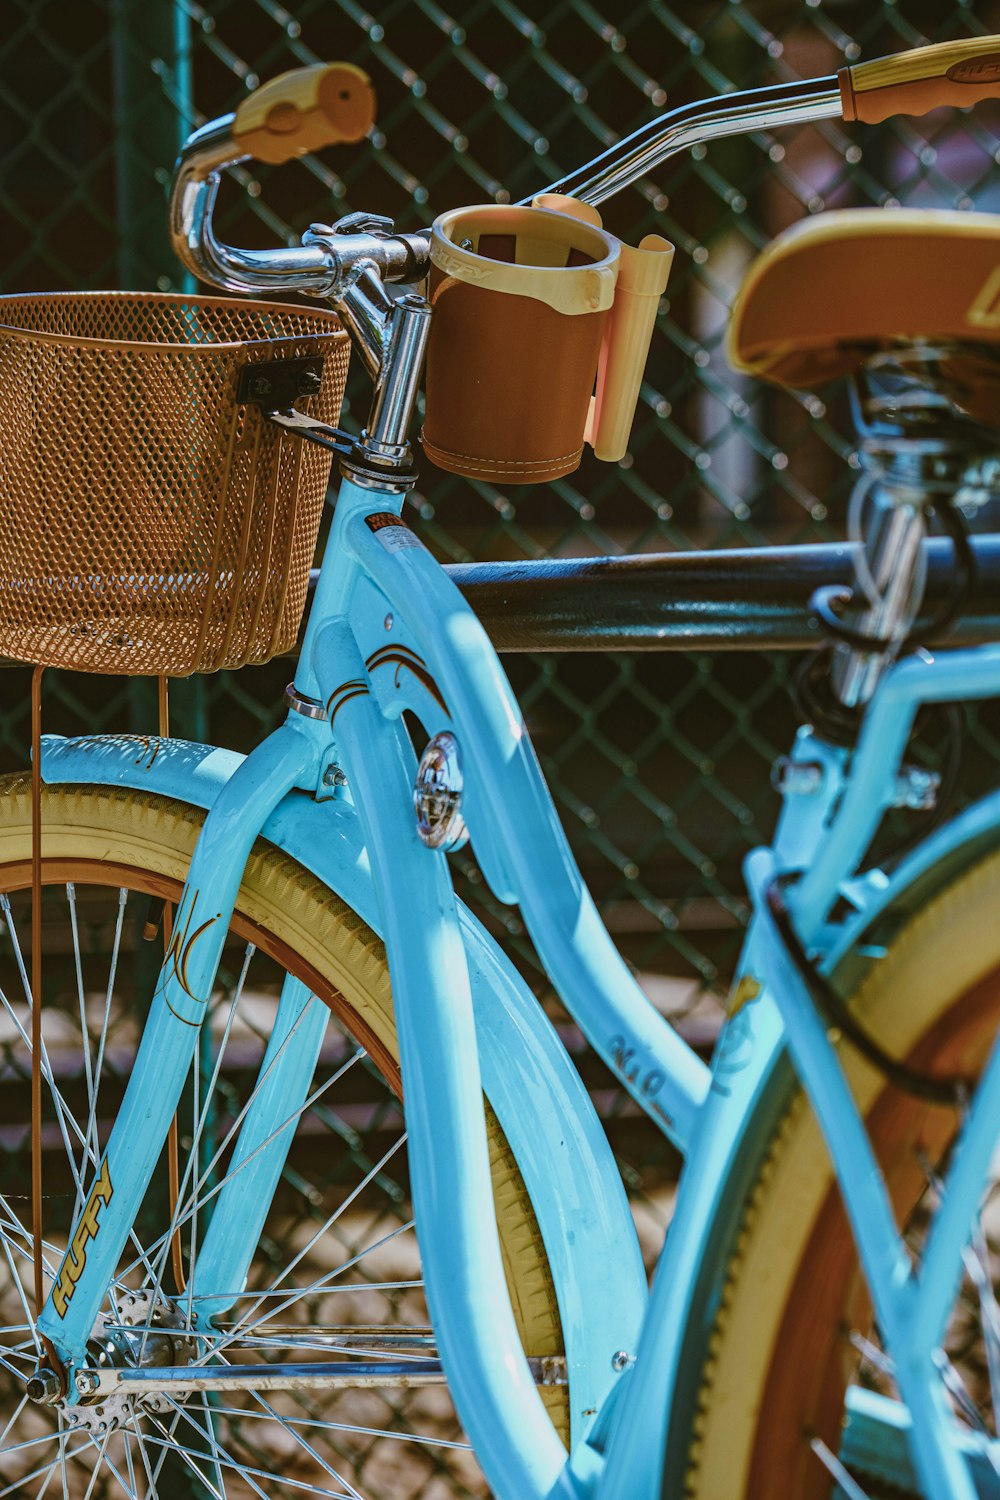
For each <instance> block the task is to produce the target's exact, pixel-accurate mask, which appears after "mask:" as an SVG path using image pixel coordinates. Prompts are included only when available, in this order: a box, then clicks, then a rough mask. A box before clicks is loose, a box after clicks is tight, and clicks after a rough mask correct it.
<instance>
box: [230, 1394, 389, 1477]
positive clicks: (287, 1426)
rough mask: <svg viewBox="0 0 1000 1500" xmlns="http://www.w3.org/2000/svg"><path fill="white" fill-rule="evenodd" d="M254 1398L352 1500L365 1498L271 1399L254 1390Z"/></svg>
mask: <svg viewBox="0 0 1000 1500" xmlns="http://www.w3.org/2000/svg"><path fill="white" fill-rule="evenodd" d="M254 1400H255V1401H257V1402H258V1403H259V1404H260V1406H261V1407H262V1408H263V1410H264V1411H265V1412H266V1413H267V1415H268V1416H269V1417H270V1418H271V1419H272V1421H275V1422H277V1423H279V1425H280V1426H281V1427H283V1428H284V1430H285V1431H286V1432H287V1433H288V1435H289V1437H291V1438H293V1439H294V1440H295V1441H296V1442H297V1443H298V1445H299V1447H300V1448H304V1449H305V1451H306V1453H308V1454H309V1456H310V1458H313V1459H315V1460H316V1462H317V1463H318V1464H319V1466H320V1468H321V1469H322V1470H323V1472H324V1473H326V1474H329V1476H330V1478H331V1479H335V1480H336V1481H337V1483H338V1484H342V1485H344V1487H345V1490H346V1492H347V1494H349V1495H350V1496H351V1500H364V1496H363V1495H360V1494H359V1493H358V1491H357V1490H356V1489H355V1488H354V1486H353V1484H351V1483H350V1481H349V1480H347V1479H345V1478H344V1476H343V1474H340V1473H338V1472H337V1470H336V1469H335V1468H334V1467H333V1466H332V1464H328V1463H327V1462H326V1460H325V1459H323V1458H321V1457H320V1455H319V1454H318V1453H317V1451H316V1449H315V1448H314V1447H313V1445H312V1443H310V1442H307V1441H306V1439H305V1438H304V1437H303V1436H302V1435H301V1433H298V1432H295V1431H294V1430H293V1428H292V1424H291V1423H290V1422H286V1421H285V1418H284V1417H283V1416H281V1415H280V1414H279V1413H278V1412H277V1411H275V1409H274V1407H273V1406H272V1405H271V1403H270V1401H266V1400H265V1399H264V1397H263V1396H262V1395H261V1394H260V1392H259V1391H255V1392H254Z"/></svg>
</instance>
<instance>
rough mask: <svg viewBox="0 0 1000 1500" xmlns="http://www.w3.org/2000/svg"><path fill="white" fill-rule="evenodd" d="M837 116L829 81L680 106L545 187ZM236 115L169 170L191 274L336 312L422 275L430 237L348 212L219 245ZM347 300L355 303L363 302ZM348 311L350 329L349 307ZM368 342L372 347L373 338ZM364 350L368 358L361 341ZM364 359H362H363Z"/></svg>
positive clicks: (620, 184)
mask: <svg viewBox="0 0 1000 1500" xmlns="http://www.w3.org/2000/svg"><path fill="white" fill-rule="evenodd" d="M840 114H841V95H840V90H839V87H838V83H837V79H836V78H835V77H831V78H819V79H813V80H809V81H807V82H805V83H787V84H779V85H777V86H775V87H774V88H768V89H753V90H747V91H744V92H741V93H734V94H730V95H727V96H726V97H725V98H724V99H711V100H702V101H701V102H700V103H697V104H687V105H682V106H681V107H680V108H679V109H675V110H670V111H668V112H667V113H666V114H664V115H661V116H660V117H659V119H657V120H654V121H652V122H651V123H650V124H649V125H644V126H642V127H641V129H639V130H637V131H635V132H634V134H632V135H630V136H628V137H627V138H626V139H625V140H624V141H619V142H618V143H617V144H616V145H614V146H611V147H610V148H609V149H608V150H607V151H605V152H603V153H602V154H601V155H600V156H597V157H595V158H594V159H593V160H592V161H590V162H588V163H587V164H586V165H585V166H583V167H580V168H578V169H577V171H575V172H572V173H570V174H569V175H568V176H566V177H563V178H561V179H560V180H559V181H558V182H554V183H552V184H551V185H550V186H549V187H548V188H546V189H544V191H546V192H550V193H568V194H571V195H572V196H573V197H576V198H580V199H582V200H583V201H584V202H586V203H591V204H595V205H596V204H598V203H602V202H603V201H604V200H605V199H606V198H610V197H611V196H612V194H614V193H617V192H620V191H621V190H622V188H625V187H628V186H630V185H631V184H632V183H634V182H635V181H636V180H637V179H638V178H639V177H642V176H644V175H645V174H647V173H649V172H651V171H652V170H653V169H654V168H656V167H657V166H659V165H660V164H661V163H662V162H664V161H666V160H667V159H668V158H669V157H671V156H674V155H676V154H677V153H678V152H680V151H684V150H687V149H689V148H690V147H691V146H696V145H699V144H702V143H705V142H708V141H712V140H716V139H718V138H720V137H722V136H728V135H742V134H747V133H749V132H750V131H754V130H769V129H775V128H777V127H778V126H781V125H794V124H805V123H808V122H809V121H814V120H825V119H831V118H833V117H834V116H837V117H839V116H840ZM234 118H235V117H234V116H233V115H223V116H222V117H221V118H220V119H218V120H213V121H211V122H210V123H209V124H207V125H203V126H202V127H201V129H200V130H197V131H195V133H194V134H193V135H192V136H190V137H189V139H188V141H187V142H186V144H185V146H184V149H183V150H182V152H181V154H180V157H179V158H178V161H177V165H176V167H175V168H174V176H173V183H172V187H171V195H170V232H171V238H172V241H173V246H174V250H175V251H176V253H177V255H178V256H179V257H180V259H181V261H182V262H183V263H184V265H185V266H186V267H187V268H188V270H189V271H192V272H193V273H194V275H195V276H197V277H199V279H201V280H202V281H208V282H211V283H212V284H213V285H215V286H219V287H222V288H223V289H224V290H225V291H230V292H249V293H262V292H267V293H272V294H273V293H275V292H278V293H280V292H282V291H284V292H305V293H306V294H308V295H309V296H316V297H326V298H329V299H330V300H332V301H334V302H335V303H337V305H338V306H340V307H342V308H343V304H344V299H345V297H348V294H349V293H350V292H351V291H352V289H353V288H355V287H357V286H358V285H359V284H361V283H366V285H365V296H366V298H367V300H368V301H369V302H371V303H372V304H373V305H374V306H375V307H379V306H380V305H381V299H380V297H379V294H378V291H376V289H375V285H374V283H375V281H377V282H378V283H379V286H381V284H382V283H384V282H387V281H401V282H413V281H419V280H421V279H422V277H423V276H424V275H425V274H426V271H427V266H428V260H429V248H430V241H429V236H428V233H427V232H426V231H423V232H420V233H417V234H397V233H396V232H395V231H394V230H393V229H392V226H391V224H390V223H389V221H387V220H379V219H370V218H368V217H366V216H364V215H351V216H349V218H348V219H346V220H344V221H342V222H341V223H340V224H339V225H337V226H335V227H331V226H327V225H313V226H312V228H311V229H310V230H309V231H308V232H307V233H306V234H304V235H303V237H302V244H301V245H300V246H286V247H282V248H280V249H274V250H244V249H239V248H237V247H236V246H233V245H226V244H223V243H222V242H221V241H219V240H218V239H217V238H216V236H215V233H214V230H213V227H212V216H213V213H214V209H215V203H216V198H217V195H218V189H219V173H220V172H221V171H222V170H223V169H224V168H226V167H231V166H235V165H237V164H238V163H239V162H241V161H247V160H248V159H249V158H248V156H247V155H246V153H245V152H243V151H241V150H240V148H239V147H238V146H237V144H236V142H235V140H234V137H233V122H234ZM373 278H374V280H373ZM384 295H385V294H384V293H383V294H382V296H383V297H384ZM349 300H350V301H353V302H355V303H359V302H360V300H361V299H359V298H350V299H349ZM346 310H347V312H348V322H349V324H350V322H351V315H350V313H351V310H350V308H348V309H346ZM383 310H384V309H383ZM364 311H365V310H364V308H363V307H362V308H360V310H359V316H358V318H357V320H356V321H357V322H358V323H359V325H360V326H362V327H364V326H365V325H367V324H369V323H370V321H371V320H370V317H366V316H365V315H364ZM367 342H368V344H369V345H370V342H371V341H370V338H369V339H368V340H367ZM369 352H370V353H371V352H373V351H371V350H369ZM362 353H363V355H365V349H364V345H363V346H362ZM365 358H366V362H368V356H367V355H365Z"/></svg>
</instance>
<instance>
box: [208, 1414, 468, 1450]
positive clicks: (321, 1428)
mask: <svg viewBox="0 0 1000 1500" xmlns="http://www.w3.org/2000/svg"><path fill="white" fill-rule="evenodd" d="M212 1411H213V1413H214V1415H215V1416H218V1417H236V1418H238V1419H239V1420H240V1421H244V1420H246V1421H250V1420H256V1421H260V1422H265V1421H270V1416H269V1414H268V1413H267V1412H265V1411H250V1410H249V1409H248V1408H246V1407H237V1406H213V1408H212ZM282 1420H283V1421H285V1422H286V1423H287V1424H288V1425H289V1426H290V1427H308V1428H309V1430H310V1431H313V1430H315V1431H317V1432H353V1433H357V1434H358V1435H359V1436H361V1437H378V1438H390V1439H391V1440H392V1441H393V1442H397V1443H418V1444H420V1445H421V1446H423V1447H425V1448H454V1449H456V1450H457V1451H458V1452H460V1453H471V1452H472V1444H471V1443H460V1442H458V1441H457V1439H454V1438H442V1437H429V1436H427V1435H425V1434H424V1433H417V1432H393V1431H392V1430H391V1429H390V1428H388V1427H362V1426H360V1425H359V1424H358V1423H356V1422H329V1421H326V1420H323V1419H321V1418H319V1417H313V1416H305V1417H287V1416H286V1417H284V1418H283V1419H282Z"/></svg>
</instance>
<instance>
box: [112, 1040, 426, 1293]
mask: <svg viewBox="0 0 1000 1500" xmlns="http://www.w3.org/2000/svg"><path fill="white" fill-rule="evenodd" d="M365 1055H366V1054H365V1051H364V1049H363V1048H359V1049H358V1050H357V1051H356V1052H354V1053H352V1054H351V1056H350V1058H348V1060H347V1061H346V1062H345V1063H343V1064H342V1065H341V1067H340V1068H338V1070H337V1072H336V1073H333V1074H332V1075H331V1076H330V1077H329V1078H328V1079H327V1080H326V1082H325V1083H324V1084H322V1085H321V1086H320V1087H319V1088H318V1089H317V1090H316V1091H315V1093H313V1094H312V1095H311V1096H310V1097H309V1098H308V1099H307V1100H306V1101H305V1103H304V1104H302V1105H301V1106H300V1107H299V1108H298V1109H296V1110H293V1111H292V1113H291V1114H290V1115H288V1116H287V1117H286V1118H285V1119H284V1120H282V1121H281V1123H280V1124H279V1125H277V1126H276V1127H275V1128H274V1130H272V1131H271V1134H270V1135H269V1136H267V1138H266V1139H265V1140H263V1141H261V1143H260V1145H259V1146H255V1147H254V1149H253V1151H251V1152H250V1153H249V1154H248V1155H247V1156H245V1157H244V1158H243V1160H242V1161H241V1162H240V1164H239V1166H238V1167H234V1168H233V1169H232V1170H231V1171H228V1172H227V1173H226V1175H225V1176H224V1177H223V1178H221V1179H220V1181H219V1182H217V1183H216V1184H215V1186H214V1187H213V1188H211V1190H210V1191H209V1192H207V1193H206V1194H205V1195H204V1197H203V1198H200V1199H199V1198H198V1197H197V1194H198V1192H199V1190H200V1189H201V1188H202V1187H203V1186H204V1185H205V1183H206V1182H207V1181H208V1179H209V1178H210V1177H211V1174H212V1171H213V1169H214V1168H215V1166H216V1165H217V1163H218V1161H219V1159H220V1158H221V1157H222V1156H223V1155H224V1154H225V1149H226V1145H227V1143H228V1141H229V1140H231V1138H232V1135H233V1131H234V1130H235V1129H236V1127H237V1126H238V1125H239V1122H240V1120H242V1118H243V1115H244V1114H245V1113H246V1109H247V1107H248V1106H249V1101H248V1103H247V1105H245V1106H244V1109H243V1110H242V1111H241V1112H240V1115H239V1117H238V1119H237V1120H236V1122H235V1124H234V1125H233V1127H232V1129H231V1130H230V1131H229V1132H228V1134H227V1136H226V1139H225V1140H224V1141H223V1142H222V1144H221V1145H220V1147H219V1149H218V1151H217V1152H216V1154H215V1156H214V1157H213V1158H212V1160H211V1161H210V1162H209V1164H208V1166H207V1167H206V1168H205V1171H204V1172H203V1174H202V1176H201V1178H200V1179H199V1180H198V1182H197V1184H196V1185H195V1188H194V1190H193V1192H194V1198H193V1199H192V1200H190V1203H189V1206H186V1207H185V1209H184V1212H183V1213H181V1212H178V1213H177V1214H176V1215H175V1216H174V1218H173V1220H172V1221H171V1225H172V1228H173V1229H182V1228H183V1227H184V1225H185V1224H187V1223H188V1221H189V1220H190V1219H191V1217H192V1216H193V1215H194V1214H195V1213H196V1212H197V1209H198V1207H199V1205H200V1207H201V1208H204V1207H205V1205H206V1204H208V1203H210V1202H211V1201H212V1199H213V1198H214V1197H215V1196H216V1195H217V1194H218V1193H221V1192H222V1189H223V1188H224V1187H225V1186H226V1184H227V1183H228V1182H232V1180H233V1178H234V1177H237V1176H238V1175H239V1173H240V1172H242V1171H243V1170H244V1168H246V1167H248V1166H249V1165H250V1163H251V1162H252V1161H254V1160H255V1158H256V1157H257V1156H259V1155H260V1153H261V1152H262V1151H263V1150H264V1149H265V1148H266V1147H267V1146H269V1145H270V1144H271V1142H272V1141H273V1140H274V1139H275V1138H276V1137H277V1136H279V1135H281V1133H282V1131H284V1130H286V1129H287V1128H288V1126H289V1125H290V1124H291V1123H292V1121H293V1120H297V1119H298V1118H299V1117H300V1116H301V1115H303V1114H304V1113H305V1112H306V1110H307V1109H310V1108H311V1107H312V1105H313V1104H314V1103H315V1101H316V1100H317V1099H318V1098H319V1097H320V1095H321V1094H323V1093H325V1091H326V1090H327V1089H328V1088H331V1087H332V1086H333V1084H335V1083H337V1082H338V1081H339V1080H340V1079H341V1078H342V1077H343V1076H344V1074H345V1073H346V1072H347V1070H348V1069H349V1068H352V1067H353V1066H354V1064H355V1063H356V1062H358V1061H359V1060H360V1059H361V1058H363V1057H364V1056H365ZM274 1061H277V1055H276V1056H275V1059H274ZM259 1081H260V1082H263V1079H261V1080H259ZM252 1097H253V1096H252V1095H251V1098H252ZM405 1139H406V1137H405V1135H404V1136H402V1137H401V1138H400V1140H399V1141H397V1143H396V1145H397V1146H399V1145H400V1144H402V1142H403V1141H404V1140H405ZM393 1149H396V1148H395V1147H394V1148H393ZM390 1154H391V1153H390ZM369 1180H370V1179H368V1178H366V1179H365V1181H366V1183H367V1181H369ZM362 1186H364V1184H362ZM344 1206H346V1205H344ZM331 1222H332V1221H331ZM171 1232H172V1230H171V1229H168V1230H167V1231H165V1232H164V1233H163V1234H162V1235H160V1236H159V1237H158V1238H157V1239H156V1240H154V1241H153V1243H152V1245H151V1246H150V1247H149V1248H148V1250H147V1251H146V1255H147V1256H150V1255H154V1254H155V1255H158V1256H160V1257H163V1252H164V1247H169V1243H170V1240H169V1235H170V1234H171ZM147 1263H148V1262H147ZM138 1264H139V1262H138V1261H133V1262H132V1264H131V1265H129V1266H127V1267H126V1268H125V1269H124V1270H123V1271H122V1272H121V1277H125V1276H128V1275H129V1274H130V1273H131V1272H132V1271H134V1270H135V1269H136V1267H137V1266H138ZM286 1274H287V1271H286ZM219 1295H221V1294H220V1293H218V1292H216V1293H213V1296H219ZM237 1295H238V1296H241V1295H242V1292H240V1293H237ZM194 1300H195V1301H197V1300H198V1299H197V1298H195V1299H194Z"/></svg>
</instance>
